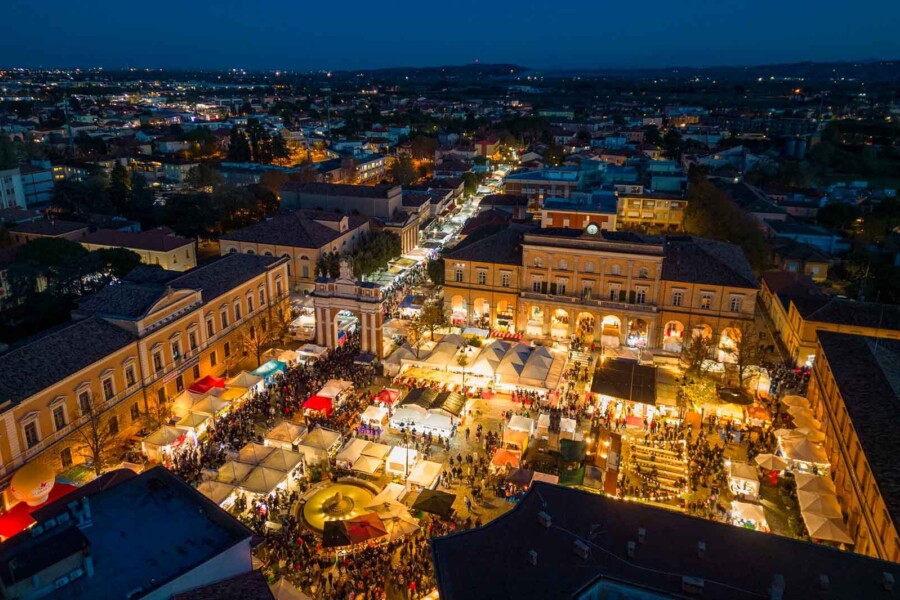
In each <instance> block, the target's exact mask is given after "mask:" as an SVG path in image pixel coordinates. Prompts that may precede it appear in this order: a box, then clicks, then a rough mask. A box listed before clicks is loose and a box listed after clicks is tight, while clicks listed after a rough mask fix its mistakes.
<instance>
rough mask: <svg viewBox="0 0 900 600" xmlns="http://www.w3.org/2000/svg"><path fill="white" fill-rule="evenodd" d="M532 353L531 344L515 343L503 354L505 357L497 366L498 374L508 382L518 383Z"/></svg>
mask: <svg viewBox="0 0 900 600" xmlns="http://www.w3.org/2000/svg"><path fill="white" fill-rule="evenodd" d="M530 354H531V346H528V345H527V344H522V343H517V344H513V345H512V346H510V348H509V350H508V351H507V352H506V354H505V355H503V359H502V360H501V361H500V364H499V365H498V366H497V370H496V374H497V375H500V377H501V378H502V381H504V382H506V383H518V381H519V377H520V376H521V375H522V372H523V371H524V370H525V362H526V361H527V360H528V356H529V355H530Z"/></svg>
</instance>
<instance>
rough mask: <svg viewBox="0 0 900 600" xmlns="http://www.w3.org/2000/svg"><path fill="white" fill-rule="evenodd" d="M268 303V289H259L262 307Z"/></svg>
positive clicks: (260, 305)
mask: <svg viewBox="0 0 900 600" xmlns="http://www.w3.org/2000/svg"><path fill="white" fill-rule="evenodd" d="M265 305H266V291H265V290H259V307H260V308H262V307H263V306H265Z"/></svg>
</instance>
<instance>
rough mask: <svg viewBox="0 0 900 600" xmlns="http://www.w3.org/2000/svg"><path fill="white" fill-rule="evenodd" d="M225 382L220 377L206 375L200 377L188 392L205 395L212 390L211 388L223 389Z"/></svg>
mask: <svg viewBox="0 0 900 600" xmlns="http://www.w3.org/2000/svg"><path fill="white" fill-rule="evenodd" d="M224 387H225V380H224V379H222V378H220V377H214V376H212V375H207V376H206V377H202V378H200V379H198V380H197V381H195V382H194V383H193V385H191V387H190V388H188V389H189V390H190V391H192V392H194V393H197V394H205V393H207V392H209V391H210V390H212V389H213V388H224Z"/></svg>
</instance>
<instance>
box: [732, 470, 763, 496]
mask: <svg viewBox="0 0 900 600" xmlns="http://www.w3.org/2000/svg"><path fill="white" fill-rule="evenodd" d="M730 471H731V472H730V473H729V474H728V486H729V488H731V491H732V493H733V494H735V495H736V496H744V497H746V498H751V499H754V500H755V499H756V498H757V496H759V472H758V471H757V470H756V467H754V466H753V465H751V464H749V463H744V462H733V463H731V470H730Z"/></svg>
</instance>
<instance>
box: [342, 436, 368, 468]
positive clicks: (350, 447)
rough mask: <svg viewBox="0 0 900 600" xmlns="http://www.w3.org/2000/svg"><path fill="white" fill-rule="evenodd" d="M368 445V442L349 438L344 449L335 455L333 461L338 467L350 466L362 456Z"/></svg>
mask: <svg viewBox="0 0 900 600" xmlns="http://www.w3.org/2000/svg"><path fill="white" fill-rule="evenodd" d="M368 445H369V441H368V440H363V439H360V438H351V439H350V440H348V441H347V443H346V444H344V447H343V448H341V449H340V451H339V452H338V453H337V454H336V455H335V457H334V460H335V462H336V463H338V464H339V465H343V466H350V465H352V464H353V463H355V462H356V461H357V459H358V458H359V457H360V456H362V453H363V450H365V448H366V446H368Z"/></svg>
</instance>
